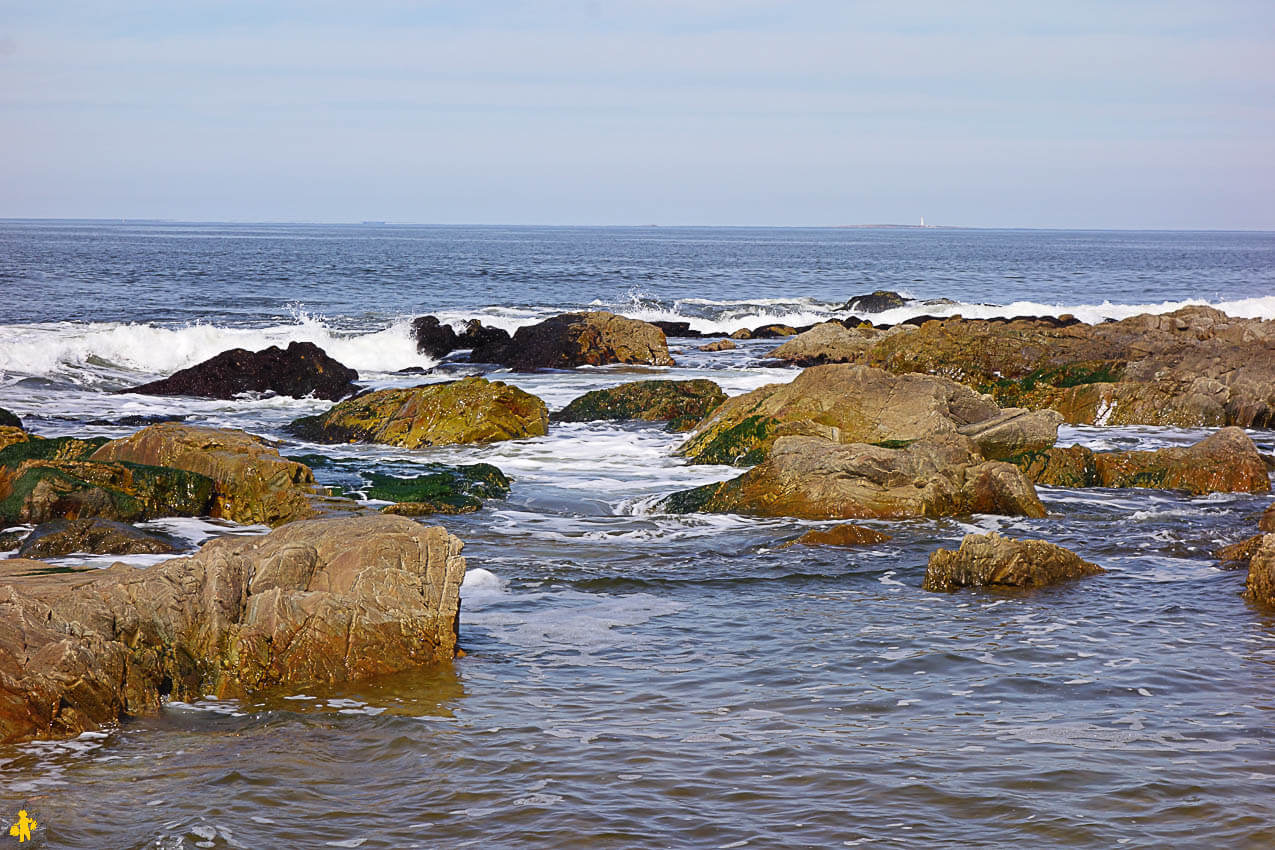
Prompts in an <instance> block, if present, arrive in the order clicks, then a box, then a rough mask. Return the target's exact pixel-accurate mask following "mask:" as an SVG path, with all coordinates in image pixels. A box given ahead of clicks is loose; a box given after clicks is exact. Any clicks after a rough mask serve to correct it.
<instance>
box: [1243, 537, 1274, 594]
mask: <svg viewBox="0 0 1275 850" xmlns="http://www.w3.org/2000/svg"><path fill="white" fill-rule="evenodd" d="M1244 598H1245V599H1248V600H1250V601H1252V602H1257V603H1258V604H1261V605H1271V606H1275V534H1266V535H1263V536H1262V538H1261V542H1260V543H1259V544H1258V546H1257V548H1256V550H1255V551H1254V552H1253V559H1252V560H1251V561H1249V565H1248V581H1246V582H1245V584H1244Z"/></svg>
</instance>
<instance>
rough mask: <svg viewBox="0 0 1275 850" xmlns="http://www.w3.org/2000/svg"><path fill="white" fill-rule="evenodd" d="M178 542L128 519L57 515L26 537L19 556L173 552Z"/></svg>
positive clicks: (46, 556)
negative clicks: (142, 527) (63, 516)
mask: <svg viewBox="0 0 1275 850" xmlns="http://www.w3.org/2000/svg"><path fill="white" fill-rule="evenodd" d="M177 551H178V547H177V546H176V545H174V542H173V541H172V540H171V539H170V538H168V537H166V536H160V535H158V534H152V533H150V532H147V531H143V530H142V529H140V528H134V527H133V526H131V525H128V524H127V523H122V522H116V521H114V520H109V519H102V518H100V517H92V518H85V519H55V520H52V521H50V522H46V523H44V524H42V525H39V526H37V527H36V528H35V530H34V531H32V532H31V534H30V535H28V536H27V538H26V540H24V541H23V543H22V546H21V548H19V549H18V557H20V558H34V559H36V560H39V559H41V558H59V557H61V556H63V555H70V554H71V553H72V552H88V553H92V554H98V555H171V554H175V553H176V552H177Z"/></svg>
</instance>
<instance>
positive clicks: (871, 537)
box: [778, 522, 893, 549]
mask: <svg viewBox="0 0 1275 850" xmlns="http://www.w3.org/2000/svg"><path fill="white" fill-rule="evenodd" d="M891 539H893V538H891V537H890V535H888V534H886V533H885V532H882V531H877V530H876V529H875V528H867V527H865V526H862V525H854V524H853V523H848V522H847V523H842V524H841V525H834V526H833V527H832V528H815V529H811V530H810V531H807V532H806V533H805V534H803V535H801V536H800V537H798V538H796V539H795V540H789V541H788V542H786V543H782V544H780V545H779V547H778V548H780V549H786V548H787V547H789V546H870V545H872V544H873V543H884V542H885V541H887V540H891Z"/></svg>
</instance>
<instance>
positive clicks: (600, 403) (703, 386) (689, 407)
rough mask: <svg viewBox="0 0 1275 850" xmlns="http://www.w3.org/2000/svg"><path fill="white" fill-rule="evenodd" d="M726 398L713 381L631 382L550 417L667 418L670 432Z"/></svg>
mask: <svg viewBox="0 0 1275 850" xmlns="http://www.w3.org/2000/svg"><path fill="white" fill-rule="evenodd" d="M725 400H726V393H724V392H723V391H722V388H721V387H720V386H718V385H717V384H716V383H714V382H713V381H709V380H705V379H703V378H700V379H696V380H692V381H632V382H630V383H627V384H620V385H619V386H617V387H610V388H608V389H604V390H594V391H592V392H588V393H585V394H584V395H582V396H580V397H578V398H575V399H573V400H572V401H571V402H570V403H568V404H567V406H566V407H564V408H563V409H562V410H560V411H558V412H556V413H554V414H553V415H551V416H550V420H551V421H554V422H592V421H597V420H623V419H642V420H646V421H652V422H658V421H667V422H668V423H669V424H668V428H669V430H670V431H686V430H689V429H690V428H693V427H695V426H696V425H697V424H699V422H700V421H701V420H703V419H704V417H705V416H707V415H708V414H709V413H712V412H713V411H714V410H716V409H717V407H718V406H720V405H721V404H722V402H724V401H725Z"/></svg>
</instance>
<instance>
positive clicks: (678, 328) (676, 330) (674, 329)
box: [651, 322, 704, 339]
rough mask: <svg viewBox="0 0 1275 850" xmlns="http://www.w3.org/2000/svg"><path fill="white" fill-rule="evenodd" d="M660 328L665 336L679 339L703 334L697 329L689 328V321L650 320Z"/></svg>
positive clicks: (695, 337)
mask: <svg viewBox="0 0 1275 850" xmlns="http://www.w3.org/2000/svg"><path fill="white" fill-rule="evenodd" d="M651 324H653V325H655V326H656V327H657V328H659V329H660V330H662V331H664V336H665V337H678V338H679V339H699V338H700V337H702V336H703V335H704V334H702V333H700V332H699V331H693V330H691V323H690V322H651Z"/></svg>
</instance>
